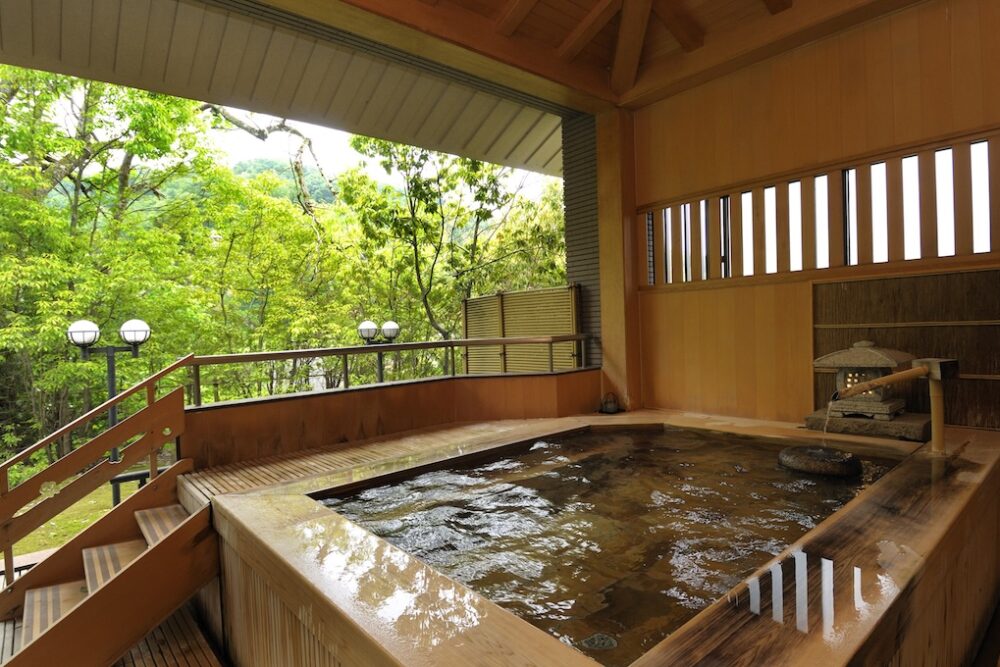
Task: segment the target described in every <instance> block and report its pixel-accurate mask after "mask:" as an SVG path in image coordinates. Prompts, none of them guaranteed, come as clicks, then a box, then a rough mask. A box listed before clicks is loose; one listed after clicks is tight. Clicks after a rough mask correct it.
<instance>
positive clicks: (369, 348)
mask: <svg viewBox="0 0 1000 667" xmlns="http://www.w3.org/2000/svg"><path fill="white" fill-rule="evenodd" d="M586 339H587V334H563V335H558V336H523V337H519V338H453V339H449V340H433V341H420V342H416V343H380V344H378V345H352V346H348V347H319V348H311V349H305V350H281V351H278V352H244V353H236V354H209V355H195V356H194V358H193V359H191V361H190V364H189V365H191V366H213V365H217V364H236V363H248V362H254V361H287V360H289V359H314V358H319V357H342V356H344V355H350V354H373V353H378V352H397V351H404V350H433V349H442V348H452V347H481V346H491V345H546V344H550V345H554V344H556V343H568V342H576V341H582V340H586Z"/></svg>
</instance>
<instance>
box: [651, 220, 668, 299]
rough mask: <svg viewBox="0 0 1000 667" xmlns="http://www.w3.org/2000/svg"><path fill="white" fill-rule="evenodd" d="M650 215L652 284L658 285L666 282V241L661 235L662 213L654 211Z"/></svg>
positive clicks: (662, 234) (662, 230)
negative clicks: (651, 223) (664, 264)
mask: <svg viewBox="0 0 1000 667" xmlns="http://www.w3.org/2000/svg"><path fill="white" fill-rule="evenodd" d="M650 215H651V216H653V249H654V250H653V284H654V285H660V284H663V283H665V282H666V281H665V280H664V276H665V275H666V269H664V268H663V263H664V260H665V259H666V257H667V255H666V253H665V252H664V248H665V247H666V239H664V233H663V232H664V229H663V224H664V220H663V211H662V210H660V211H656V212H655V213H650ZM661 281H662V282H661Z"/></svg>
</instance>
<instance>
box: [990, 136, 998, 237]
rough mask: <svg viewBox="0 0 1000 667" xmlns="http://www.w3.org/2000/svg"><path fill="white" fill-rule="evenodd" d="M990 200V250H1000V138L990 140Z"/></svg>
mask: <svg viewBox="0 0 1000 667" xmlns="http://www.w3.org/2000/svg"><path fill="white" fill-rule="evenodd" d="M987 164H988V165H989V168H988V169H987V183H989V185H988V186H987V189H988V190H989V193H990V194H989V199H990V250H1000V136H997V137H993V138H991V139H990V147H989V149H988V153H987Z"/></svg>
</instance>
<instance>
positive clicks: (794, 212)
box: [788, 181, 802, 271]
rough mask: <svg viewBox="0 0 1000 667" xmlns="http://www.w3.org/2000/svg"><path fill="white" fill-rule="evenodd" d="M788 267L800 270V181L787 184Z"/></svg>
mask: <svg viewBox="0 0 1000 667" xmlns="http://www.w3.org/2000/svg"><path fill="white" fill-rule="evenodd" d="M788 250H789V256H788V267H789V269H790V270H792V271H801V270H802V183H801V182H800V181H795V182H794V183H789V184H788Z"/></svg>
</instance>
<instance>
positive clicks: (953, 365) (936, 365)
mask: <svg viewBox="0 0 1000 667" xmlns="http://www.w3.org/2000/svg"><path fill="white" fill-rule="evenodd" d="M921 366H922V367H924V368H926V369H927V370H928V371H929V372H928V373H927V377H928V378H930V379H931V380H947V379H949V378H955V377H958V359H914V360H913V367H914V368H919V367H921Z"/></svg>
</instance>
